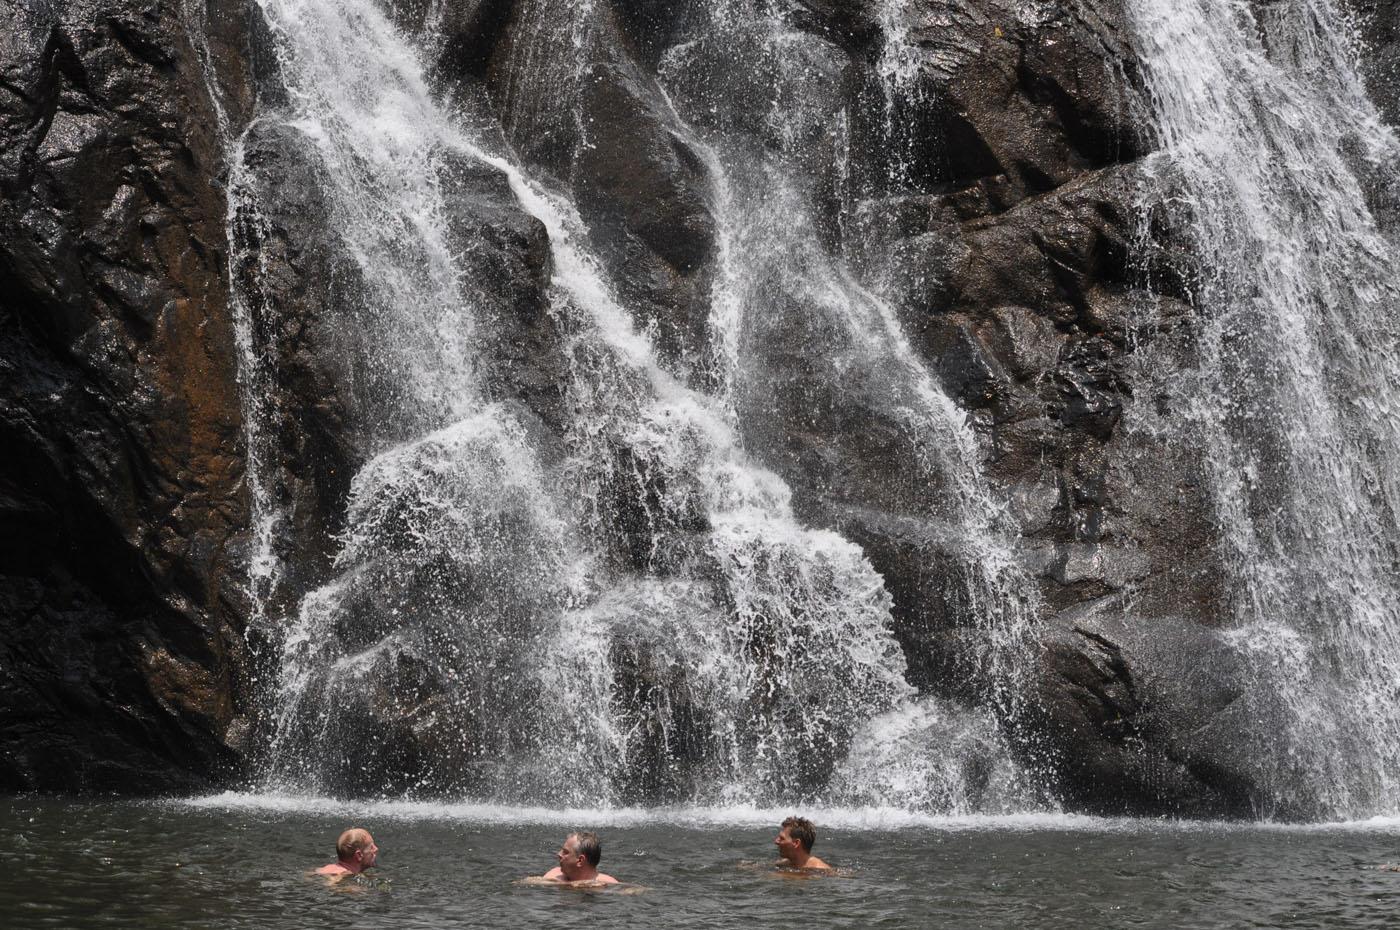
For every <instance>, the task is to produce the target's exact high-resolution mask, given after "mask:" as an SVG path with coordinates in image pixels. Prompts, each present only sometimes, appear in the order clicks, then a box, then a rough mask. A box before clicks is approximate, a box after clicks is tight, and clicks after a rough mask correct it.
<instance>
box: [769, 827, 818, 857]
mask: <svg viewBox="0 0 1400 930" xmlns="http://www.w3.org/2000/svg"><path fill="white" fill-rule="evenodd" d="M773 842H774V844H775V845H777V847H778V852H779V853H780V854H782V855H783V856H784V857H785V858H786V857H787V852H786V850H789V849H792V848H793V846H801V847H802V851H803V852H811V851H812V847H813V846H814V845H815V844H816V842H817V828H816V827H814V826H812V821H810V820H808V819H807V818H806V817H789V818H788V819H787V820H784V821H783V826H782V829H781V830H779V831H778V836H777V839H775V840H773Z"/></svg>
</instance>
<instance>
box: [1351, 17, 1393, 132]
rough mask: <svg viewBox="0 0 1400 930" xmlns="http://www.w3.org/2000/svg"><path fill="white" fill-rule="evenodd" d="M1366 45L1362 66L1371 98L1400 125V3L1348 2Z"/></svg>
mask: <svg viewBox="0 0 1400 930" xmlns="http://www.w3.org/2000/svg"><path fill="white" fill-rule="evenodd" d="M1346 6H1347V7H1349V8H1350V9H1351V10H1353V11H1354V12H1355V14H1356V17H1357V20H1358V23H1359V25H1360V27H1361V39H1362V42H1363V50H1362V56H1361V58H1362V65H1363V68H1364V70H1365V72H1366V84H1367V87H1368V89H1369V90H1370V92H1371V97H1372V99H1373V100H1375V102H1376V104H1377V105H1378V106H1379V107H1380V110H1381V113H1382V115H1383V116H1384V117H1385V119H1386V121H1387V122H1389V123H1390V125H1392V126H1400V3H1396V2H1395V0H1348V2H1347V3H1346Z"/></svg>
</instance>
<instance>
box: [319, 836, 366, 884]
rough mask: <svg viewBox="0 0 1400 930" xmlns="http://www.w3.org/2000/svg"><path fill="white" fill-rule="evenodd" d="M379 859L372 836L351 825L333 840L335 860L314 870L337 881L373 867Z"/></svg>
mask: <svg viewBox="0 0 1400 930" xmlns="http://www.w3.org/2000/svg"><path fill="white" fill-rule="evenodd" d="M378 860H379V847H378V846H376V845H375V844H374V837H372V836H370V835H369V831H368V830H365V829H362V828H360V827H351V828H350V829H349V830H346V831H345V832H344V833H342V834H340V839H338V840H336V841H335V861H334V862H332V863H331V864H330V865H323V866H321V867H320V868H319V869H317V870H316V874H317V875H325V876H327V877H328V878H332V879H335V880H337V881H339V880H340V879H342V878H345V877H346V876H347V875H359V874H360V873H361V872H363V871H364V870H365V869H368V868H373V866H374V864H375V863H376V862H377V861H378Z"/></svg>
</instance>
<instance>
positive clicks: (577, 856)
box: [554, 836, 583, 881]
mask: <svg viewBox="0 0 1400 930" xmlns="http://www.w3.org/2000/svg"><path fill="white" fill-rule="evenodd" d="M554 856H555V858H557V859H558V860H559V871H561V872H563V873H564V877H565V878H567V879H568V880H569V881H573V880H574V878H575V877H576V876H578V875H580V874H582V873H583V854H582V853H580V852H579V851H578V850H577V849H576V848H574V838H573V837H572V836H571V837H569V838H568V839H566V840H564V845H563V846H560V847H559V851H558V852H557V853H555V854H554Z"/></svg>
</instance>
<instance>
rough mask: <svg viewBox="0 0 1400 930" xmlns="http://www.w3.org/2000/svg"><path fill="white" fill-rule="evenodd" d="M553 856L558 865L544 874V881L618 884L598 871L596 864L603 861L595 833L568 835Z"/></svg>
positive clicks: (601, 845) (581, 832)
mask: <svg viewBox="0 0 1400 930" xmlns="http://www.w3.org/2000/svg"><path fill="white" fill-rule="evenodd" d="M554 856H555V858H557V859H558V860H559V865H557V866H556V867H554V868H552V869H550V870H549V871H548V872H546V873H545V874H544V877H545V880H546V881H551V882H568V883H569V884H571V885H616V884H617V883H618V882H617V879H615V878H613V877H612V876H611V875H604V874H603V873H602V872H599V871H598V863H599V862H601V861H602V859H603V844H602V842H601V841H599V839H598V834H596V833H589V832H586V831H579V832H578V833H570V834H569V835H568V836H567V837H565V839H564V845H563V846H560V847H559V851H558V852H557V853H555V854H554Z"/></svg>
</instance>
